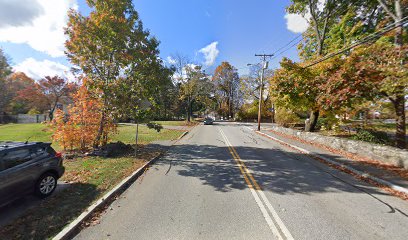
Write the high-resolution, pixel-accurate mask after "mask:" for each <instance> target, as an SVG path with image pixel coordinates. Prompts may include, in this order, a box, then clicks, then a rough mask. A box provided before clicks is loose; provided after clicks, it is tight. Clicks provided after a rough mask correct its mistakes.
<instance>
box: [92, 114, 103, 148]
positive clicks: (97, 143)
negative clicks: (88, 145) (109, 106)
mask: <svg viewBox="0 0 408 240" xmlns="http://www.w3.org/2000/svg"><path fill="white" fill-rule="evenodd" d="M104 127H105V110H103V111H102V116H101V121H100V122H99V129H98V134H97V135H96V138H95V141H94V145H93V147H94V149H96V148H98V147H99V143H100V142H101V138H102V133H103V130H104Z"/></svg>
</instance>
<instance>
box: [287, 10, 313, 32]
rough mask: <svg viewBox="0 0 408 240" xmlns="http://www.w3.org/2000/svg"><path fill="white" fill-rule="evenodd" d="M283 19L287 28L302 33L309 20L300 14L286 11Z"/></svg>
mask: <svg viewBox="0 0 408 240" xmlns="http://www.w3.org/2000/svg"><path fill="white" fill-rule="evenodd" d="M285 19H286V27H287V29H288V30H289V31H292V32H294V33H303V32H304V31H306V30H307V28H308V27H309V22H308V21H307V19H306V18H305V17H303V16H302V15H299V14H293V13H287V14H286V15H285Z"/></svg>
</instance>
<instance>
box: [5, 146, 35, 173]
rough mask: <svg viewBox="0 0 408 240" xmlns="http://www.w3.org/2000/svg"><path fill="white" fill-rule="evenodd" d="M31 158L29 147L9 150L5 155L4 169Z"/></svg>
mask: <svg viewBox="0 0 408 240" xmlns="http://www.w3.org/2000/svg"><path fill="white" fill-rule="evenodd" d="M30 160H31V154H30V150H29V149H19V150H15V151H11V152H8V153H7V154H6V155H5V156H3V167H4V170H7V169H9V168H12V167H15V166H18V165H20V164H23V163H25V162H28V161H30Z"/></svg>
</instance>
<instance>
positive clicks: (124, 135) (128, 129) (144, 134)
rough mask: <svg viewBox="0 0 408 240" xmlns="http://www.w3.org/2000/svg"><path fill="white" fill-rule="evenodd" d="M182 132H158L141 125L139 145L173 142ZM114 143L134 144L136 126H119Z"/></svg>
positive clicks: (163, 130) (164, 130)
mask: <svg viewBox="0 0 408 240" xmlns="http://www.w3.org/2000/svg"><path fill="white" fill-rule="evenodd" d="M181 133H182V131H178V130H170V129H162V130H161V131H160V132H157V131H156V130H154V129H149V128H148V127H146V126H144V125H139V143H140V144H148V143H150V142H153V141H158V140H173V139H176V138H177V137H179V136H180V134H181ZM111 140H112V141H113V142H116V141H121V142H123V143H126V144H134V143H135V141H136V126H135V125H119V127H118V134H115V135H112V137H111Z"/></svg>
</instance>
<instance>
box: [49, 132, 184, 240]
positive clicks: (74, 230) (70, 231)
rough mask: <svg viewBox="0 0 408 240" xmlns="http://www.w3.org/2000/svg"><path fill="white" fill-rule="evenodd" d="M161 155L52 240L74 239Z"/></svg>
mask: <svg viewBox="0 0 408 240" xmlns="http://www.w3.org/2000/svg"><path fill="white" fill-rule="evenodd" d="M187 133H188V131H186V132H184V133H182V134H181V135H180V137H179V138H178V140H180V139H181V138H183V137H184V136H185V135H187ZM162 156H163V154H162V153H161V154H159V155H158V156H156V157H154V158H153V159H151V160H150V161H148V162H147V163H145V164H144V165H143V166H142V167H140V168H139V169H137V170H136V171H134V172H133V173H132V174H131V175H130V176H128V177H127V178H125V179H123V180H122V181H121V182H120V183H119V184H118V185H116V186H115V187H114V188H113V189H112V190H110V191H109V192H107V193H106V194H105V195H103V196H102V197H101V198H99V199H98V200H97V201H96V202H95V203H93V204H92V205H91V206H89V207H88V208H87V209H86V210H85V211H84V212H82V213H81V215H79V216H78V217H77V218H76V219H75V220H74V221H72V222H71V223H70V224H69V225H68V226H66V227H65V228H64V229H63V230H62V231H61V232H59V233H58V234H57V235H56V236H55V237H53V238H52V239H53V240H67V239H71V238H72V237H74V236H75V235H76V234H78V232H80V227H81V224H82V223H83V222H85V221H86V220H87V219H89V217H91V216H92V214H93V213H95V212H96V211H97V210H99V209H103V207H104V206H105V205H106V204H109V203H110V201H112V202H113V201H114V198H115V197H116V196H117V195H119V194H121V193H123V192H124V191H125V190H126V189H127V188H128V187H129V186H130V185H131V184H132V183H133V182H135V181H136V180H137V179H138V178H139V177H140V176H141V175H142V174H143V173H144V172H145V170H146V169H147V168H148V167H149V166H150V165H152V164H153V163H154V162H156V161H157V160H158V159H159V158H161V157H162Z"/></svg>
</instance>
